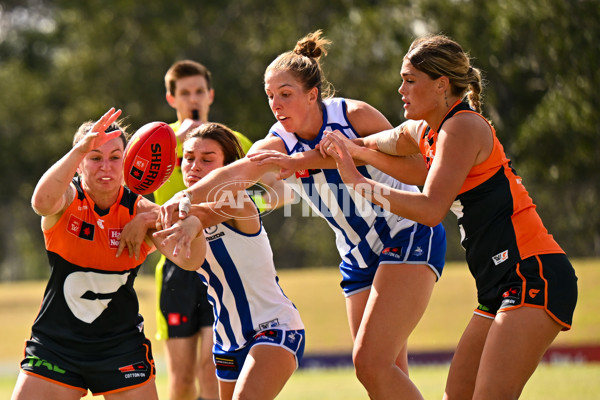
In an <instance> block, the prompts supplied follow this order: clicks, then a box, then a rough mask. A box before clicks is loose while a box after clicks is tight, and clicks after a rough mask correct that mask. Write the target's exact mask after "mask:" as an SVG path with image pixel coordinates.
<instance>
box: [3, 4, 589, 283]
mask: <svg viewBox="0 0 600 400" xmlns="http://www.w3.org/2000/svg"><path fill="white" fill-rule="evenodd" d="M598 21H600V2H598V1H597V0H531V1H528V2H523V1H517V0H489V1H482V0H411V1H408V0H381V1H380V0H357V1H353V0H330V1H327V2H289V1H286V0H236V1H226V2H224V1H221V0H197V1H183V0H180V1H164V0H156V1H150V2H138V1H133V0H87V1H78V2H73V1H68V0H57V1H44V0H20V1H10V0H5V1H3V2H1V3H0V154H1V157H0V168H1V171H2V173H1V174H0V188H2V189H1V190H0V200H1V201H0V215H2V218H1V219H0V279H2V280H16V279H30V278H41V277H45V276H47V274H48V268H47V265H46V256H45V254H44V251H43V250H42V249H43V237H42V234H41V231H40V228H39V223H40V221H39V217H38V216H37V215H36V214H35V213H34V212H33V211H32V210H31V208H30V197H31V194H32V191H33V188H34V185H35V184H36V182H37V180H38V179H39V177H40V176H41V175H42V174H43V172H44V171H45V170H46V169H47V168H48V167H49V166H50V165H51V164H52V163H54V162H55V161H56V160H57V159H58V158H60V157H61V156H62V155H63V154H64V153H65V152H66V151H67V150H68V149H69V148H70V143H71V138H72V135H73V133H74V131H75V130H76V128H77V127H78V126H79V125H80V124H81V122H83V121H85V120H88V119H96V118H98V117H99V116H100V115H102V114H103V113H104V111H105V110H107V109H108V108H109V107H111V106H115V107H117V108H121V109H122V110H123V111H124V115H126V116H127V119H126V123H127V124H129V125H130V132H134V131H135V130H136V129H137V128H139V127H140V126H141V125H143V124H145V123H147V122H150V121H156V120H159V121H167V122H172V121H173V119H174V118H175V115H174V112H173V110H172V109H171V108H169V107H168V105H167V103H166V101H165V100H164V84H163V76H164V73H165V71H166V70H167V68H168V67H169V66H170V65H171V64H172V63H173V62H174V61H176V60H178V59H182V58H191V59H195V60H198V61H200V62H202V63H204V64H205V65H206V66H207V67H208V68H209V69H211V70H212V72H213V77H214V88H215V91H216V97H215V102H214V104H213V106H212V109H211V119H212V120H214V121H219V122H223V123H226V124H228V125H229V126H231V127H232V128H233V129H236V130H239V131H241V132H243V133H245V134H246V135H247V136H248V137H250V138H251V139H253V140H258V139H260V138H262V137H264V135H265V134H266V132H267V130H268V128H269V127H270V126H271V124H272V123H273V122H274V119H273V116H272V114H271V112H270V110H269V108H268V104H267V99H266V96H265V94H264V90H263V73H264V70H265V68H266V66H267V65H268V64H269V63H270V62H271V61H272V60H273V59H274V58H275V57H276V56H277V55H278V54H280V53H281V52H284V51H287V50H290V49H292V48H293V46H294V45H295V43H296V41H297V40H298V39H299V38H301V37H302V36H304V35H305V34H307V33H309V32H312V31H314V30H316V29H323V30H324V33H325V35H326V37H328V38H329V39H331V40H332V41H333V45H332V46H331V48H330V52H329V55H328V56H327V57H325V58H324V59H323V60H322V61H323V68H324V70H325V73H326V76H327V78H328V79H329V80H330V81H331V82H332V83H333V85H334V87H335V88H336V91H337V94H338V95H340V96H344V97H350V98H357V99H361V100H365V101H367V102H369V103H370V104H372V105H373V106H375V107H376V108H378V109H379V110H381V111H382V112H383V113H384V114H385V115H386V116H387V117H388V119H389V120H390V122H391V123H392V124H394V125H397V124H399V123H401V122H402V120H403V116H402V101H401V97H400V96H399V95H398V93H397V89H398V87H399V85H400V83H401V82H400V77H399V69H400V66H401V62H402V57H403V55H404V54H405V52H406V50H407V48H408V46H409V44H410V42H411V41H412V40H413V39H414V38H415V37H417V36H420V35H422V34H425V33H444V34H447V35H449V36H451V37H452V38H454V39H456V40H457V41H459V42H460V43H461V44H462V45H463V47H464V48H465V49H466V50H467V51H468V52H469V53H470V55H471V56H472V58H473V63H474V65H475V66H477V67H479V68H481V69H482V70H483V71H484V74H485V79H486V83H487V87H486V90H485V92H484V94H485V99H484V100H485V104H484V115H486V117H488V118H490V119H492V120H493V122H494V124H495V126H496V128H497V131H498V136H499V137H500V139H501V141H502V142H503V144H504V146H505V149H506V151H507V153H508V155H509V157H510V158H511V159H512V160H513V164H514V166H515V167H516V169H517V172H518V173H519V174H520V175H521V176H522V177H523V179H524V182H525V184H526V186H527V187H528V189H529V191H530V194H531V195H532V197H533V199H534V201H535V203H536V204H537V206H538V210H539V212H540V214H541V215H542V218H543V219H544V221H545V223H546V226H547V227H548V229H549V230H550V231H551V232H552V233H553V234H554V235H555V237H556V238H557V239H558V241H559V242H560V244H561V245H562V246H563V247H564V248H565V250H566V251H567V252H568V253H569V254H570V255H572V256H578V257H579V256H599V255H600V229H599V227H600V210H599V208H598V207H597V204H598V202H599V198H598V197H599V194H600V191H599V186H600V180H599V179H598V177H599V176H598V171H599V166H600V165H599V164H600V144H599V139H600V121H599V116H598V109H599V108H600V92H599V91H598V84H599V83H600V69H599V68H598V66H599V65H600V45H599V42H598V38H599V37H600V24H598ZM293 210H294V212H293V213H292V217H287V216H285V215H284V213H283V212H282V211H277V212H274V213H272V214H269V215H268V216H266V217H265V218H264V220H265V225H266V227H267V230H268V231H269V232H270V238H271V242H272V245H273V249H274V253H275V257H276V265H278V267H279V268H296V267H303V266H332V265H337V264H338V262H339V256H338V255H337V251H336V250H335V246H334V239H333V233H332V232H331V231H330V230H329V228H328V227H327V226H326V224H325V223H324V221H322V220H320V219H319V218H316V217H303V216H302V206H301V205H297V206H295V207H294V208H293ZM444 224H445V226H446V227H447V229H448V232H449V237H448V245H449V246H448V259H450V260H462V259H464V254H463V250H462V248H461V247H460V244H459V239H458V234H457V230H456V227H455V225H456V220H455V218H454V217H453V216H449V217H448V218H447V219H446V221H445V222H444ZM146 272H147V273H152V268H146Z"/></svg>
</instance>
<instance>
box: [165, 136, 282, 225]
mask: <svg viewBox="0 0 600 400" xmlns="http://www.w3.org/2000/svg"><path fill="white" fill-rule="evenodd" d="M257 143H260V145H261V146H262V148H265V149H269V150H278V151H281V152H285V146H284V144H283V142H282V141H281V139H279V138H276V137H272V138H267V139H263V140H261V141H259V142H257ZM277 171H278V168H277V167H276V166H274V165H258V164H257V163H254V162H252V161H251V160H250V159H248V158H247V157H244V158H242V159H240V160H237V161H235V162H233V163H231V164H229V165H226V166H224V167H221V168H218V169H215V170H213V171H211V172H210V173H209V174H208V175H206V176H205V177H204V178H202V179H201V180H199V181H198V182H196V183H195V184H194V185H192V186H190V187H189V188H188V189H186V190H183V191H181V192H179V193H177V194H175V195H174V196H173V197H172V198H171V199H170V200H169V201H167V202H166V203H165V204H163V205H162V206H161V207H160V222H161V224H162V226H163V228H169V227H170V226H171V225H172V224H173V220H174V214H175V213H176V212H177V211H179V218H185V216H186V215H187V212H188V209H189V206H190V205H191V204H199V203H206V202H222V201H221V200H222V199H223V198H224V197H223V196H226V197H227V196H233V197H234V198H235V197H236V195H237V193H238V192H239V191H245V190H246V189H247V188H249V187H250V186H252V185H254V184H255V183H256V182H258V181H259V180H260V179H261V178H262V177H263V176H264V175H265V174H267V173H276V172H277Z"/></svg>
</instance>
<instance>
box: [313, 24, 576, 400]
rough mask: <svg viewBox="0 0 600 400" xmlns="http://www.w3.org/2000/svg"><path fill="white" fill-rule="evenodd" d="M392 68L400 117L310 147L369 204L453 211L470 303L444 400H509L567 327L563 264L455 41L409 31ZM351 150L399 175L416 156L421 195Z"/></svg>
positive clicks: (571, 305)
mask: <svg viewBox="0 0 600 400" xmlns="http://www.w3.org/2000/svg"><path fill="white" fill-rule="evenodd" d="M401 75H402V80H403V83H402V85H401V86H400V89H399V92H400V94H401V95H402V100H403V101H404V116H405V117H406V118H407V119H408V121H406V122H405V123H404V124H402V125H400V126H399V127H397V128H395V129H391V130H389V131H385V132H381V133H379V134H375V135H373V136H370V137H369V138H366V139H363V140H362V144H363V145H364V146H365V147H360V146H358V145H357V144H356V143H352V142H350V141H349V140H347V139H345V138H344V137H343V136H341V135H339V134H335V133H334V134H331V135H330V136H329V138H326V139H325V140H324V141H322V142H321V149H322V150H323V151H324V153H325V154H328V155H331V156H332V157H334V158H335V159H336V161H337V164H338V168H339V169H340V172H341V174H342V177H343V179H344V181H345V182H346V183H347V184H353V185H356V187H357V188H360V190H363V191H365V192H367V193H368V194H369V195H371V192H373V191H375V192H380V191H381V193H382V194H381V196H383V197H384V198H385V199H384V200H385V201H384V202H383V203H385V204H383V203H382V204H381V205H382V206H384V207H386V208H388V209H390V210H391V211H392V212H394V213H396V214H398V215H401V216H403V217H406V218H410V219H414V220H415V221H419V222H421V223H423V224H427V225H433V224H437V223H439V221H441V220H442V219H443V218H444V217H445V216H446V214H447V212H448V210H452V211H453V212H454V213H455V214H456V216H457V218H458V224H459V228H460V231H461V236H462V244H463V246H464V248H465V250H466V257H467V264H468V266H469V269H470V270H471V273H472V275H473V277H474V278H475V282H476V286H477V296H478V303H479V304H478V306H477V307H476V309H475V311H474V315H473V317H472V318H471V321H470V322H469V324H468V326H467V328H466V330H465V331H464V333H463V336H462V338H461V340H460V342H459V344H458V347H457V349H456V353H455V355H454V358H453V360H452V364H451V366H450V372H449V376H448V380H447V383H446V392H445V396H444V398H445V399H447V400H454V399H486V400H493V399H516V398H518V397H519V395H520V394H521V391H522V390H523V387H524V386H525V383H526V382H527V380H528V379H529V377H530V376H531V375H532V374H533V372H534V371H535V369H536V367H537V365H538V363H539V362H540V360H541V358H542V356H543V354H544V352H545V351H546V349H547V348H548V347H549V346H550V344H551V343H552V341H553V340H554V338H555V337H556V336H557V335H558V333H559V332H560V331H561V330H568V329H570V328H571V322H572V319H573V312H574V309H575V304H576V302H577V277H576V276H575V271H574V269H573V267H572V266H571V264H570V262H569V260H568V259H567V257H566V255H565V253H564V251H563V250H562V249H561V248H560V246H559V245H558V244H557V243H556V241H555V240H554V239H553V237H552V235H550V234H549V233H548V231H547V230H546V228H545V227H544V225H543V224H542V221H541V219H540V217H539V216H538V214H537V212H536V209H535V205H534V204H533V201H532V200H531V198H530V197H529V195H528V193H527V191H526V190H525V187H524V186H523V184H522V182H521V177H519V176H518V175H517V174H516V171H515V170H514V169H513V167H512V165H511V162H510V161H509V160H508V159H507V157H506V155H505V153H504V149H503V147H502V145H501V144H500V142H499V141H498V138H497V137H496V133H495V130H494V128H493V126H492V125H491V123H490V122H488V120H486V119H485V118H484V117H483V116H482V115H481V100H480V94H481V91H482V81H481V74H480V71H479V70H478V69H477V68H475V67H473V66H471V63H470V60H469V57H468V56H467V54H466V53H465V52H464V51H463V49H462V47H461V46H460V45H459V44H458V43H456V42H455V41H453V40H451V39H449V38H447V37H445V36H442V35H435V36H426V37H423V38H420V39H417V40H416V41H414V42H413V44H412V45H411V47H410V48H409V50H408V53H407V54H406V56H405V57H404V60H403V63H402V69H401ZM384 153H388V154H384ZM415 156H416V157H415ZM353 158H354V159H357V160H361V161H362V162H366V163H369V164H372V165H374V166H375V167H377V168H381V169H382V170H384V171H386V172H388V173H389V174H391V175H393V176H395V177H396V178H397V179H399V180H401V181H402V180H404V179H407V178H409V177H408V176H407V175H406V173H407V170H406V169H404V168H403V167H404V166H406V165H407V164H406V163H408V162H411V161H414V160H415V159H421V161H422V171H423V173H422V177H423V179H422V181H421V182H420V184H421V185H423V192H422V193H407V192H403V191H398V190H395V189H390V188H382V187H381V186H380V185H379V184H376V183H374V182H373V181H370V180H367V179H365V178H364V177H363V176H362V175H360V174H358V173H357V171H356V168H355V166H354V162H353ZM413 167H414V164H413ZM412 171H413V172H414V168H413V169H412ZM414 175H415V174H414V173H413V174H412V176H411V178H414ZM382 189H384V190H383V191H382ZM386 193H387V194H386ZM375 198H377V197H375Z"/></svg>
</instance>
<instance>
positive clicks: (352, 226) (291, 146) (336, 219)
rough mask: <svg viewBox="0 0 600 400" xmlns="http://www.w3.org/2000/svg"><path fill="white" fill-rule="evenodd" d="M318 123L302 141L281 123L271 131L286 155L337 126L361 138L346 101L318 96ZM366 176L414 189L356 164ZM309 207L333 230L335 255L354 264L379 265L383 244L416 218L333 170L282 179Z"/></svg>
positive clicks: (312, 145) (310, 145) (306, 147)
mask: <svg viewBox="0 0 600 400" xmlns="http://www.w3.org/2000/svg"><path fill="white" fill-rule="evenodd" d="M323 103H324V105H325V107H324V108H323V121H324V122H323V125H322V126H321V129H320V131H319V134H318V135H317V137H316V138H315V139H314V140H312V141H308V140H304V139H302V138H300V137H298V136H297V135H296V134H295V133H293V132H288V131H286V130H285V129H284V128H283V126H282V125H281V123H279V122H277V123H275V124H274V125H273V126H272V127H271V129H270V133H272V134H273V135H275V136H277V137H279V138H281V139H282V140H283V142H284V143H285V147H286V150H287V153H288V154H294V153H300V152H304V151H308V150H312V149H314V148H315V147H316V145H317V144H319V142H320V141H321V139H322V138H323V131H325V130H327V131H334V130H339V131H340V132H342V133H343V134H344V135H345V136H346V137H348V138H350V139H355V138H358V137H360V136H359V135H358V134H357V133H356V131H355V130H354V128H353V127H352V125H351V124H350V122H349V121H348V117H347V113H346V101H345V100H344V99H342V98H331V99H327V100H324V101H323ZM358 170H359V171H360V173H361V174H363V175H364V176H365V177H367V178H370V179H372V180H374V181H377V182H380V183H382V184H384V185H387V186H389V187H392V188H395V189H399V190H405V191H409V192H418V191H419V189H418V188H417V187H416V186H413V185H406V184H404V183H401V182H399V181H398V180H396V179H394V178H392V177H391V176H389V175H387V174H385V173H383V172H381V171H380V170H378V169H376V168H374V167H372V166H370V165H366V166H361V167H358ZM286 183H288V184H289V185H290V186H291V187H292V189H294V191H296V192H297V193H298V194H299V195H300V196H301V197H302V198H303V199H304V200H305V201H306V202H307V203H308V204H309V205H310V206H311V208H312V209H313V211H314V212H315V213H317V214H318V215H320V216H321V217H323V218H325V219H326V220H327V222H328V223H329V226H331V228H332V229H333V230H334V232H335V235H336V246H337V249H338V251H339V253H340V256H341V257H342V259H343V260H344V262H345V263H347V264H348V265H352V266H353V267H354V268H367V267H370V266H374V265H377V264H378V259H379V255H380V254H381V252H382V250H383V249H384V243H385V242H387V241H388V240H389V239H390V238H392V237H394V236H395V235H396V234H397V233H398V232H400V231H401V230H403V229H407V228H410V227H412V226H413V225H414V224H415V222H414V221H411V220H408V219H405V218H403V217H400V216H398V215H396V214H392V213H391V212H389V211H387V210H384V209H382V208H381V207H379V206H377V205H375V204H373V203H371V202H370V201H368V200H366V199H365V198H364V197H362V196H361V195H359V194H357V193H356V192H355V191H354V190H353V189H352V188H349V187H348V186H346V185H345V184H344V182H343V181H342V178H341V177H340V174H339V172H338V170H337V169H324V170H308V171H302V172H300V173H298V172H297V173H296V174H295V175H292V176H290V177H289V178H287V179H286Z"/></svg>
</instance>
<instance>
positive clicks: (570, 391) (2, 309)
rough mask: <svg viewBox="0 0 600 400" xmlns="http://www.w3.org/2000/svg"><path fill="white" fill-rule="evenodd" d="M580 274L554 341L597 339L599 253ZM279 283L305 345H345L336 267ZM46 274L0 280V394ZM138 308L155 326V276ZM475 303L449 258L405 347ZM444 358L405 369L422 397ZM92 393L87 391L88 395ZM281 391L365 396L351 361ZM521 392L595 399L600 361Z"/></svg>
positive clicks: (444, 344)
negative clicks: (570, 314)
mask: <svg viewBox="0 0 600 400" xmlns="http://www.w3.org/2000/svg"><path fill="white" fill-rule="evenodd" d="M574 265H575V268H576V270H577V275H578V276H579V303H578V308H577V310H576V313H575V317H574V322H573V329H572V330H571V331H569V332H563V333H561V334H560V335H559V337H558V339H557V340H556V341H555V345H560V346H576V345H582V344H600V313H598V311H597V310H599V309H600V290H598V288H599V284H598V282H600V260H575V261H574ZM279 275H280V283H281V286H282V287H283V289H284V290H285V292H286V294H287V295H288V296H289V297H290V298H291V299H292V300H293V301H294V302H295V304H296V306H297V307H298V309H299V310H300V313H301V315H302V318H303V320H304V323H305V325H306V332H307V344H306V353H307V354H309V353H313V354H314V353H322V352H350V349H351V338H350V334H349V331H348V327H347V322H346V314H345V308H344V299H343V296H342V294H341V292H340V289H339V284H338V283H339V279H340V277H339V272H338V271H337V269H336V268H319V269H303V270H282V271H280V273H279ZM44 285H45V282H18V283H1V284H0V326H1V327H2V328H1V331H0V332H1V333H0V398H1V399H6V398H10V393H11V391H12V387H13V385H14V381H15V378H16V375H17V373H18V361H19V360H20V358H21V357H22V354H23V341H24V340H25V339H26V338H27V337H28V335H29V331H30V327H31V323H32V322H33V319H34V317H35V315H36V313H37V310H38V308H39V304H40V300H41V296H42V293H43V289H44ZM136 290H137V292H138V296H139V298H140V308H141V312H142V314H143V315H144V317H145V319H146V332H147V335H148V336H149V337H152V333H153V332H154V331H155V316H154V303H155V294H154V282H153V279H152V278H151V277H148V276H141V277H140V278H138V281H136ZM475 305H476V303H475V290H474V284H473V280H472V278H471V277H470V276H469V274H468V270H467V268H466V266H464V265H463V264H462V263H456V264H449V265H448V266H447V267H446V269H445V270H444V275H443V276H442V279H441V280H440V281H439V282H438V284H437V286H436V289H435V291H434V294H433V296H432V299H431V302H430V305H429V307H428V309H427V311H426V313H425V315H424V317H423V319H422V321H421V323H420V324H419V326H418V327H417V329H416V330H415V332H414V333H413V335H412V336H411V340H410V343H409V345H410V351H428V350H449V349H453V348H454V346H455V344H456V343H457V342H458V339H459V337H460V334H461V332H462V330H463V329H464V326H465V325H466V323H467V321H468V320H469V318H470V316H471V312H472V310H473V308H474V306H475ZM154 353H155V358H156V361H157V370H158V377H157V385H158V388H159V394H160V395H161V398H166V395H165V390H166V377H165V374H164V366H163V362H162V360H163V348H162V346H161V344H160V343H155V345H154ZM447 368H448V366H447V365H441V366H419V367H413V368H412V369H411V376H412V379H413V380H414V381H415V382H416V383H417V386H419V388H420V389H421V390H422V392H423V394H424V396H425V398H426V399H439V398H441V393H442V392H443V387H444V382H445V377H446V374H447ZM90 398H91V397H90ZM279 398H280V399H290V400H292V399H327V400H335V399H346V400H350V399H366V398H367V397H366V394H365V392H364V390H363V389H362V386H361V385H360V383H359V382H358V381H357V380H356V379H355V378H354V374H353V371H352V370H351V369H340V370H300V371H298V372H297V373H296V374H294V376H293V377H292V379H291V380H290V382H289V383H288V385H287V386H286V387H285V388H284V391H283V392H282V394H281V395H280V396H279ZM522 398H524V399H567V398H569V399H578V400H579V399H598V398H600V364H546V365H542V366H540V368H538V371H536V373H535V374H534V376H533V377H532V378H531V381H530V382H529V384H528V385H527V387H526V388H525V391H524V393H523V396H522Z"/></svg>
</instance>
